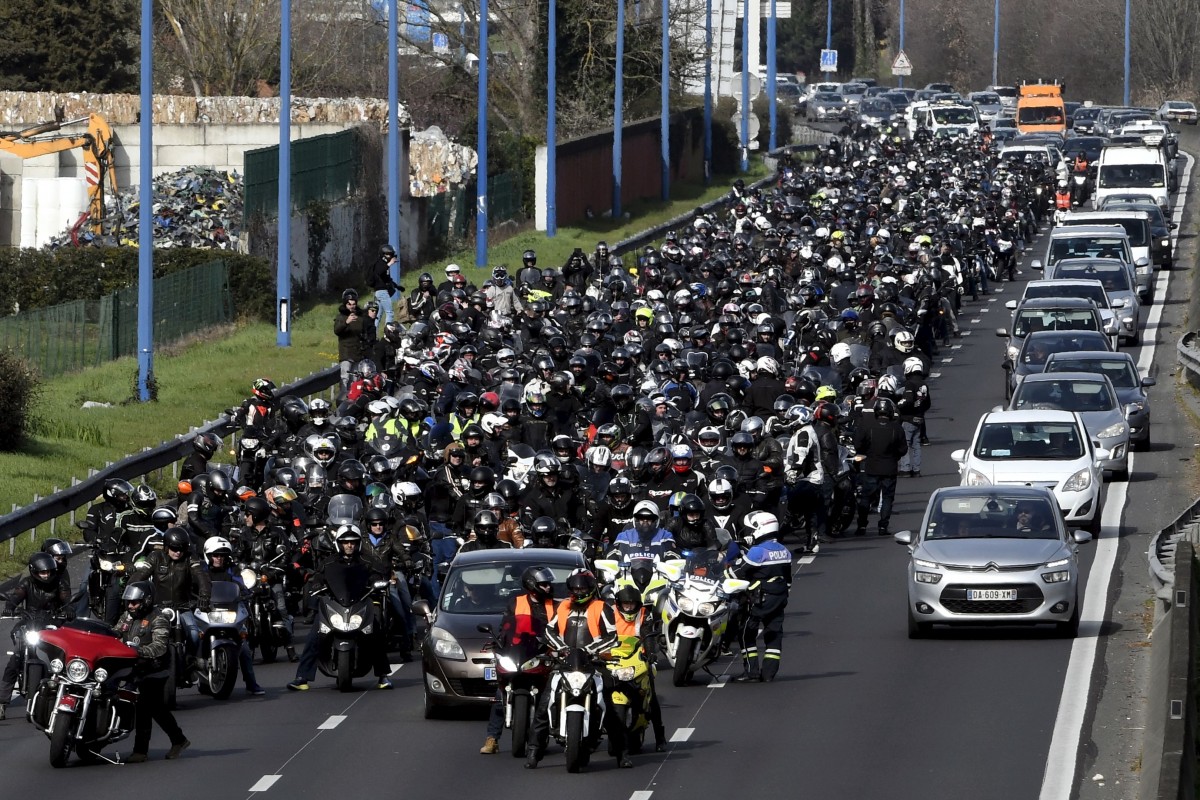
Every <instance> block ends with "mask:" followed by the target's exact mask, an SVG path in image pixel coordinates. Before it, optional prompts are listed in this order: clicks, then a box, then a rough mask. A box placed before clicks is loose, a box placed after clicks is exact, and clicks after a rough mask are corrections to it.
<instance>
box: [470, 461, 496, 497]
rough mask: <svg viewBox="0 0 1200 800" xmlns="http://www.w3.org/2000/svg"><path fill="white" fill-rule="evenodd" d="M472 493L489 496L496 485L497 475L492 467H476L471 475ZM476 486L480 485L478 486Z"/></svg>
mask: <svg viewBox="0 0 1200 800" xmlns="http://www.w3.org/2000/svg"><path fill="white" fill-rule="evenodd" d="M469 477H470V482H471V491H472V492H475V493H476V494H488V493H490V492H491V491H492V489H493V488H494V487H495V484H496V473H495V472H493V471H492V468H491V467H475V468H474V469H472V470H471V474H470V476H469ZM476 484H479V485H478V486H476Z"/></svg>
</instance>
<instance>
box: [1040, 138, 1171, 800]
mask: <svg viewBox="0 0 1200 800" xmlns="http://www.w3.org/2000/svg"><path fill="white" fill-rule="evenodd" d="M1180 152H1183V151H1180ZM1183 155H1184V156H1185V157H1186V158H1187V169H1186V170H1185V171H1184V174H1183V177H1182V178H1181V179H1180V181H1179V192H1178V194H1177V195H1176V196H1177V197H1178V199H1179V202H1178V203H1177V204H1176V207H1175V213H1174V218H1175V221H1176V222H1177V223H1178V222H1179V221H1180V220H1181V219H1182V218H1183V210H1184V203H1185V202H1186V198H1187V187H1188V183H1189V182H1190V180H1191V174H1192V166H1193V164H1194V163H1195V159H1193V158H1192V156H1191V155H1190V154H1188V153H1183ZM1175 230H1176V233H1174V234H1173V236H1174V237H1175V239H1176V241H1178V236H1179V234H1178V231H1179V230H1180V229H1179V228H1176V229H1175ZM1170 280H1171V271H1168V270H1160V271H1159V283H1160V284H1161V286H1157V287H1155V291H1161V294H1160V295H1159V298H1158V302H1157V303H1155V304H1154V305H1153V306H1152V307H1151V309H1150V318H1149V320H1147V323H1146V328H1147V329H1148V330H1149V329H1152V328H1157V327H1158V324H1159V322H1160V321H1161V319H1162V313H1163V307H1164V306H1165V305H1166V299H1167V288H1168V286H1169V284H1170ZM1156 349H1157V345H1156V343H1155V340H1154V339H1153V338H1151V339H1150V340H1149V344H1148V345H1146V346H1145V347H1143V348H1142V352H1141V354H1140V355H1139V357H1138V369H1139V370H1140V371H1141V372H1142V374H1143V375H1144V374H1146V370H1147V369H1148V368H1149V367H1150V365H1152V364H1153V363H1154V351H1155V350H1156ZM1135 462H1136V455H1135V454H1130V461H1129V471H1130V472H1133V470H1134V466H1135ZM1128 493H1129V484H1128V482H1126V481H1121V482H1117V483H1113V484H1109V493H1108V497H1107V498H1105V503H1104V512H1103V515H1102V517H1101V520H1102V524H1101V534H1100V537H1099V538H1098V539H1097V540H1096V541H1095V543H1094V544H1095V548H1096V556H1095V559H1094V560H1093V561H1092V569H1091V571H1090V572H1089V573H1088V580H1087V594H1086V595H1084V600H1083V609H1082V612H1081V617H1082V619H1081V621H1080V625H1079V637H1078V638H1076V639H1075V641H1074V642H1073V643H1072V644H1071V658H1070V661H1069V662H1068V663H1067V677H1066V680H1065V681H1064V682H1063V691H1062V697H1061V698H1060V700H1059V704H1058V716H1057V717H1056V718H1055V721H1054V733H1053V735H1052V736H1051V738H1050V750H1049V753H1048V754H1047V756H1046V769H1045V772H1043V773H1042V791H1041V793H1040V794H1039V798H1040V800H1060V798H1063V797H1070V796H1071V795H1072V793H1073V789H1074V787H1075V773H1076V771H1077V769H1078V766H1079V752H1080V750H1079V742H1080V739H1081V738H1082V737H1083V725H1084V721H1085V719H1086V716H1087V710H1088V693H1089V690H1090V689H1091V685H1092V673H1093V672H1094V671H1095V669H1096V650H1097V645H1098V644H1099V639H1100V627H1101V625H1103V623H1104V616H1105V612H1106V610H1107V606H1108V586H1109V583H1110V581H1111V579H1112V573H1113V568H1114V567H1115V566H1116V563H1117V548H1118V545H1119V543H1120V533H1121V527H1120V525H1121V514H1122V512H1123V511H1124V509H1125V503H1126V500H1127V498H1128Z"/></svg>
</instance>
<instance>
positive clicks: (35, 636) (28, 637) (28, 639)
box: [25, 631, 42, 647]
mask: <svg viewBox="0 0 1200 800" xmlns="http://www.w3.org/2000/svg"><path fill="white" fill-rule="evenodd" d="M41 640H42V635H41V634H40V633H38V632H37V631H25V644H27V645H29V646H30V647H37V643H38V642H40V641H41Z"/></svg>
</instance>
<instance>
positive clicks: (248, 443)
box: [242, 439, 258, 450]
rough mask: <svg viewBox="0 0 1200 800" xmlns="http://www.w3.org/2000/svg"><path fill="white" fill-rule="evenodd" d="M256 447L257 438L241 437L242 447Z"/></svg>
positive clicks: (252, 448) (253, 448) (250, 448)
mask: <svg viewBox="0 0 1200 800" xmlns="http://www.w3.org/2000/svg"><path fill="white" fill-rule="evenodd" d="M257 448H258V439H242V449H244V450H255V449H257Z"/></svg>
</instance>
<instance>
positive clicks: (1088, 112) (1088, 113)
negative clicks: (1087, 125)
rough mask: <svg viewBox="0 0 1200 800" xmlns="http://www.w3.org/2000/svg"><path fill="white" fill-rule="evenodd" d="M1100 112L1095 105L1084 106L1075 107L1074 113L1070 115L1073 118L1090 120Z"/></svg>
mask: <svg viewBox="0 0 1200 800" xmlns="http://www.w3.org/2000/svg"><path fill="white" fill-rule="evenodd" d="M1099 114H1100V108H1099V107H1097V106H1085V107H1084V108H1077V109H1075V113H1074V114H1072V115H1071V117H1072V119H1075V120H1092V119H1095V118H1096V117H1097V116H1099Z"/></svg>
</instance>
